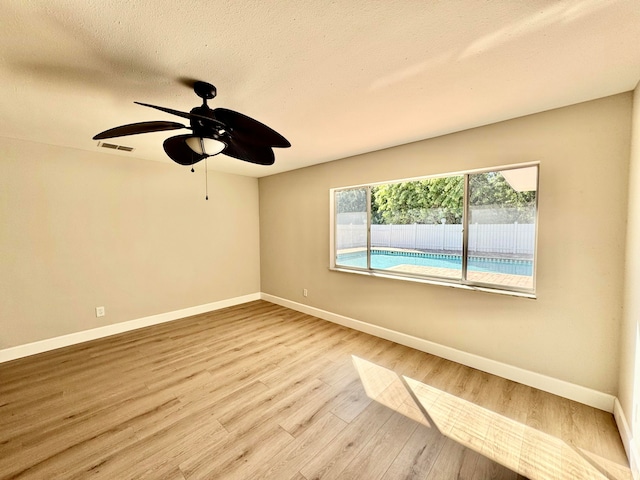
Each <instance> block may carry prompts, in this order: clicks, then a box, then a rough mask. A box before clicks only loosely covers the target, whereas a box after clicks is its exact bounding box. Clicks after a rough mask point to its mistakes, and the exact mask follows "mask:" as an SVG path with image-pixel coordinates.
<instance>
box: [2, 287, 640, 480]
mask: <svg viewBox="0 0 640 480" xmlns="http://www.w3.org/2000/svg"><path fill="white" fill-rule="evenodd" d="M260 299H263V300H266V301H268V302H271V303H275V304H277V305H282V306H284V307H287V308H291V309H292V310H296V311H299V312H303V313H307V314H309V315H313V316H315V317H318V318H322V319H323V320H328V321H330V322H333V323H337V324H339V325H343V326H345V327H349V328H353V329H354V330H359V331H361V332H365V333H368V334H370V335H375V336H377V337H380V338H384V339H386V340H390V341H392V342H396V343H399V344H401V345H406V346H408V347H411V348H415V349H416V350H421V351H423V352H427V353H431V354H433V355H437V356H439V357H442V358H446V359H448V360H452V361H454V362H457V363H461V364H463V365H467V366H469V367H473V368H477V369H478V370H482V371H484V372H488V373H491V374H494V375H498V376H500V377H503V378H507V379H509V380H513V381H516V382H519V383H522V384H525V385H529V386H531V387H534V388H538V389H540V390H544V391H546V392H550V393H553V394H555V395H559V396H561V397H565V398H569V399H571V400H575V401H577V402H580V403H584V404H585V405H590V406H592V407H595V408H599V409H601V410H605V411H607V412H612V413H615V412H614V399H615V397H614V396H613V395H609V394H606V393H602V392H599V391H597V390H593V389H590V388H587V387H583V386H580V385H576V384H573V383H569V382H565V381H564V380H559V379H556V378H553V377H548V376H546V375H542V374H539V373H535V372H531V371H529V370H525V369H522V368H519V367H514V366H512V365H508V364H506V363H502V362H497V361H495V360H491V359H488V358H485V357H481V356H479V355H474V354H472V353H467V352H463V351H461V350H456V349H455V348H451V347H447V346H446V345H440V344H438V343H435V342H431V341H429V340H425V339H423V338H418V337H414V336H411V335H407V334H405V333H401V332H397V331H395V330H390V329H388V328H384V327H380V326H377V325H373V324H370V323H366V322H363V321H360V320H356V319H353V318H350V317H345V316H343V315H338V314H335V313H332V312H328V311H326V310H322V309H319V308H316V307H311V306H309V305H304V304H302V303H297V302H293V301H291V300H287V299H285V298H281V297H276V296H274V295H269V294H266V293H252V294H249V295H243V296H240V297H234V298H229V299H226V300H221V301H218V302H212V303H207V304H204V305H198V306H195V307H189V308H184V309H181V310H175V311H173V312H166V313H161V314H158V315H151V316H148V317H143V318H138V319H135V320H130V321H127V322H121V323H116V324H114V325H106V326H104V327H99V328H94V329H91V330H85V331H82V332H76V333H71V334H68V335H63V336H60V337H55V338H50V339H46V340H41V341H38V342H33V343H28V344H26V345H19V346H16V347H11V348H7V349H4V350H0V363H2V362H8V361H10V360H15V359H17V358H22V357H26V356H29V355H35V354H37V353H42V352H47V351H49V350H54V349H57V348H62V347H66V346H69V345H75V344H78V343H82V342H87V341H90V340H96V339H98V338H103V337H108V336H110V335H116V334H118V333H123V332H128V331H130V330H136V329H138V328H143V327H148V326H151V325H156V324H160V323H164V322H170V321H172V320H177V319H180V318H185V317H189V316H191V315H198V314H201V313H206V312H211V311H214V310H219V309H221V308H226V307H231V306H234V305H239V304H242V303H247V302H251V301H255V300H260ZM616 419H617V417H616ZM621 434H622V432H621ZM632 450H633V449H632ZM630 458H631V456H630ZM639 480H640V479H639Z"/></svg>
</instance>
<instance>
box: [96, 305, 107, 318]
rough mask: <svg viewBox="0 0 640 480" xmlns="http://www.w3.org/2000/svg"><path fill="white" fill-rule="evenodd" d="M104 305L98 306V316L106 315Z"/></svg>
mask: <svg viewBox="0 0 640 480" xmlns="http://www.w3.org/2000/svg"><path fill="white" fill-rule="evenodd" d="M104 315H105V311H104V307H96V317H104Z"/></svg>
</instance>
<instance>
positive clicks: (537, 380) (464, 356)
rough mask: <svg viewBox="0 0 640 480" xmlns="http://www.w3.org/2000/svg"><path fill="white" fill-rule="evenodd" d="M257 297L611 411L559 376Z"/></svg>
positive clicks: (607, 403) (608, 403)
mask: <svg viewBox="0 0 640 480" xmlns="http://www.w3.org/2000/svg"><path fill="white" fill-rule="evenodd" d="M261 298H262V299H263V300H266V301H268V302H271V303H275V304H277V305H282V306H283V307H287V308H291V309H292V310H297V311H299V312H302V313H307V314H309V315H313V316H314V317H318V318H322V319H323V320H328V321H330V322H333V323H337V324H340V325H343V326H345V327H349V328H353V329H354V330H359V331H361V332H365V333H368V334H370V335H375V336H376V337H380V338H384V339H386V340H391V341H392V342H396V343H399V344H401V345H405V346H407V347H411V348H415V349H416V350H421V351H423V352H427V353H431V354H432V355H436V356H438V357H442V358H446V359H447V360H451V361H454V362H457V363H461V364H463V365H466V366H468V367H472V368H476V369H478V370H482V371H483V372H487V373H491V374H493V375H498V376H499V377H503V378H507V379H509V380H513V381H515V382H518V383H522V384H524V385H528V386H530V387H534V388H537V389H539V390H544V391H545V392H549V393H553V394H555V395H559V396H561V397H564V398H568V399H570V400H575V401H576V402H580V403H583V404H585V405H589V406H592V407H595V408H598V409H600V410H604V411H606V412H609V413H613V404H614V399H615V397H614V396H613V395H609V394H607V393H603V392H599V391H597V390H593V389H591V388H587V387H583V386H581V385H576V384H573V383H569V382H566V381H564V380H559V379H557V378H553V377H549V376H546V375H542V374H540V373H536V372H532V371H530V370H525V369H523V368H519V367H514V366H513V365H508V364H506V363H502V362H498V361H495V360H491V359H489V358H485V357H481V356H479V355H474V354H473V353H467V352H463V351H461V350H457V349H455V348H451V347H447V346H446V345H441V344H438V343H435V342H431V341H429V340H425V339H423V338H418V337H414V336H412V335H407V334H406V333H401V332H397V331H395V330H390V329H388V328H385V327H380V326H378V325H372V324H370V323H366V322H362V321H360V320H355V319H353V318H350V317H345V316H343V315H338V314H335V313H332V312H328V311H326V310H321V309H319V308H315V307H311V306H309V305H304V304H302V303H297V302H293V301H291V300H287V299H285V298H281V297H276V296H274V295H269V294H267V293H262V294H261Z"/></svg>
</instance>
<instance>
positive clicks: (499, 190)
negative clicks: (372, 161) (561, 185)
mask: <svg viewBox="0 0 640 480" xmlns="http://www.w3.org/2000/svg"><path fill="white" fill-rule="evenodd" d="M463 196H464V177H463V176H452V177H441V178H429V179H426V180H416V181H411V182H400V183H389V184H385V185H378V186H375V187H372V189H371V221H372V223H374V224H396V225H397V224H412V223H429V224H432V223H440V222H441V221H442V219H444V220H445V221H446V223H449V224H460V223H462V214H463ZM469 197H470V207H471V214H472V218H471V221H472V222H480V223H513V222H516V221H517V222H520V223H529V222H531V221H533V216H534V215H535V209H534V208H533V207H534V206H535V201H536V192H535V191H531V192H518V191H516V190H514V189H513V188H512V187H511V185H509V183H508V182H507V181H506V180H505V179H504V177H503V176H502V174H500V172H486V173H479V174H472V175H470V176H469Z"/></svg>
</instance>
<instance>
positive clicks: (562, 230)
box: [259, 93, 632, 395]
mask: <svg viewBox="0 0 640 480" xmlns="http://www.w3.org/2000/svg"><path fill="white" fill-rule="evenodd" d="M631 108H632V96H631V94H629V93H627V94H622V95H617V96H613V97H609V98H605V99H600V100H596V101H592V102H588V103H583V104H579V105H575V106H572V107H568V108H562V109H558V110H553V111H549V112H545V113H541V114H537V115H532V116H528V117H524V118H519V119H515V120H511V121H507V122H503V123H499V124H495V125H490V126H486V127H481V128H477V129H473V130H469V131H465V132H460V133H456V134H452V135H448V136H444V137H440V138H435V139H430V140H426V141H422V142H417V143H413V144H410V145H404V146H400V147H395V148H391V149H387V150H383V151H378V152H373V153H369V154H365V155H360V156H357V157H353V158H348V159H344V160H339V161H336V162H332V163H327V164H322V165H318V166H314V167H310V168H306V169H301V170H297V171H293V172H288V173H283V174H279V175H274V176H270V177H264V178H261V179H260V182H259V185H260V248H261V285H262V291H263V292H265V293H268V294H271V295H275V296H278V297H282V298H285V299H289V300H292V301H296V302H300V303H306V304H309V305H311V306H313V307H317V308H320V309H324V310H327V311H330V312H333V313H338V314H341V315H346V316H348V317H352V318H355V319H357V320H361V321H365V322H369V323H371V324H375V325H379V326H382V327H386V328H390V329H393V330H397V331H400V332H404V333H407V334H410V335H414V336H417V337H421V338H424V339H427V340H431V341H434V342H437V343H439V344H443V345H446V346H450V347H453V348H456V349H459V350H463V351H465V352H469V353H473V354H477V355H480V356H483V357H487V358H490V359H494V360H497V361H500V362H504V363H507V364H510V365H514V366H517V367H520V368H524V369H527V370H531V371H534V372H538V373H541V374H545V375H549V376H552V377H555V378H558V379H562V380H565V381H568V382H572V383H575V384H578V385H583V386H586V387H590V388H593V389H596V390H599V391H602V392H605V393H610V394H614V395H615V394H616V393H617V380H618V373H617V372H618V340H619V323H620V318H621V305H622V286H623V283H622V279H623V268H624V245H625V221H626V202H627V173H628V171H627V170H628V161H629V145H630V119H631ZM428 114H429V113H428V111H425V115H428ZM345 135H348V132H345ZM332 141H340V139H339V138H338V139H332ZM531 161H540V164H541V167H540V201H539V207H540V217H539V218H540V220H539V249H538V253H539V255H538V286H537V293H538V298H537V300H529V299H523V298H515V297H510V296H503V295H496V294H488V293H482V292H473V291H465V290H461V289H455V288H450V287H442V286H435V285H424V284H418V283H411V282H403V281H398V280H388V279H381V278H372V277H366V276H360V275H355V274H349V273H341V272H333V271H329V269H328V266H329V189H330V188H332V187H342V186H348V185H354V184H361V183H367V182H377V181H384V180H392V179H398V178H406V177H411V176H418V175H428V174H436V173H444V172H451V171H458V170H465V169H473V168H481V167H491V166H499V165H506V164H514V163H519V162H531ZM303 288H307V289H308V291H309V296H308V298H304V297H303V296H302V289H303Z"/></svg>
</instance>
